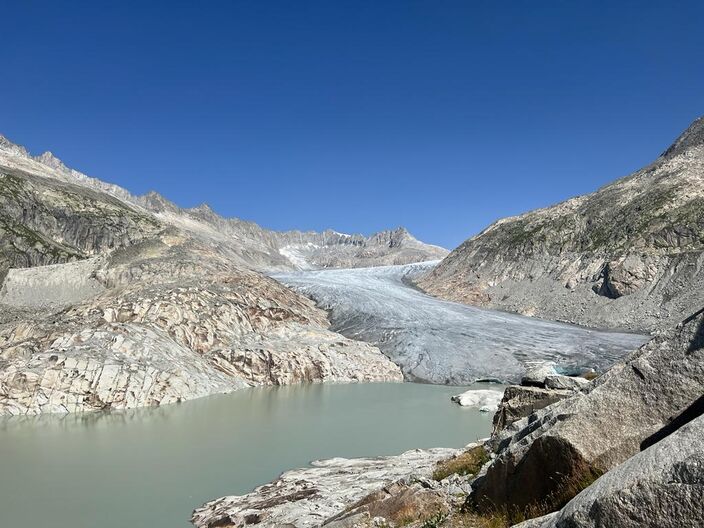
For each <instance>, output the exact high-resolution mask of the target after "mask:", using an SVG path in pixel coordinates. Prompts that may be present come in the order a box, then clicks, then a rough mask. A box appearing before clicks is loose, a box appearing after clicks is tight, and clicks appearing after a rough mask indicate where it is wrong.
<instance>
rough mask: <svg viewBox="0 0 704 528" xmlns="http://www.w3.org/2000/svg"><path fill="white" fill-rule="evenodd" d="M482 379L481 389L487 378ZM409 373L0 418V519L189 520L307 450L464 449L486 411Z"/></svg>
mask: <svg viewBox="0 0 704 528" xmlns="http://www.w3.org/2000/svg"><path fill="white" fill-rule="evenodd" d="M483 388H486V386H484V387H483ZM460 390H462V389H460V388H458V387H442V386H431V385H419V384H410V383H395V384H383V383H382V384H363V385H306V386H297V387H273V388H260V389H250V390H243V391H238V392H236V393H233V394H230V395H220V396H212V397H209V398H203V399H200V400H194V401H191V402H185V403H181V404H178V405H168V406H164V407H158V408H148V409H136V410H129V411H121V412H107V413H90V414H71V415H47V416H40V417H13V418H8V419H3V420H0V526H3V527H4V526H43V525H45V524H46V523H47V519H51V523H50V525H51V526H52V527H53V528H64V527H76V526H101V528H111V527H115V528H125V527H130V526H150V527H151V528H159V527H169V528H172V527H175V526H176V527H178V526H189V524H188V522H187V520H188V518H189V517H190V513H191V510H192V509H193V508H194V507H196V506H199V505H200V504H201V503H203V502H204V501H206V500H209V499H212V498H216V497H219V496H222V495H226V494H241V493H246V492H247V491H249V490H251V489H252V488H253V487H255V486H257V485H259V484H262V483H264V482H267V481H269V480H271V479H273V478H275V477H276V476H277V475H278V474H279V473H280V472H281V471H283V470H286V469H290V468H293V467H301V466H304V465H306V464H307V463H309V462H310V461H311V460H313V459H317V458H328V457H333V456H346V457H354V456H373V455H386V454H394V453H399V452H402V451H405V450H407V449H411V448H414V447H440V446H442V447H460V446H462V445H464V444H466V443H468V442H471V441H474V440H475V439H477V438H479V437H483V436H486V435H487V434H488V432H489V429H490V421H491V417H490V416H488V415H482V414H480V413H479V412H478V411H476V410H472V409H462V408H460V407H459V406H457V405H455V404H452V403H451V402H450V401H449V398H450V396H451V395H453V394H456V393H457V392H459V391H460Z"/></svg>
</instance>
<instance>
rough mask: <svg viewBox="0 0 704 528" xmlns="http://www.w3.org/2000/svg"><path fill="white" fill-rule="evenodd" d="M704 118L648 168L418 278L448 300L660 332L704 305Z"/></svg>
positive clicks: (467, 245) (502, 230) (527, 217)
mask: <svg viewBox="0 0 704 528" xmlns="http://www.w3.org/2000/svg"><path fill="white" fill-rule="evenodd" d="M703 137H704V118H700V119H698V120H697V121H695V122H694V123H693V124H692V125H691V126H690V127H689V128H688V129H687V130H686V131H685V132H684V133H683V134H682V136H681V137H680V138H679V139H678V140H677V141H675V143H674V144H673V146H672V147H670V148H669V149H668V150H667V151H665V152H664V153H663V155H662V156H660V157H659V158H658V159H657V160H655V162H653V163H652V164H651V165H649V166H648V167H645V168H644V169H642V170H640V171H638V172H636V173H634V174H632V175H630V176H627V177H625V178H622V179H620V180H617V181H615V182H614V183H612V184H610V185H607V186H605V187H603V188H601V189H599V190H598V191H596V192H594V193H592V194H589V195H585V196H579V197H577V198H573V199H571V200H567V201H566V202H563V203H560V204H557V205H555V206H552V207H547V208H544V209H538V210H535V211H531V212H528V213H525V214H522V215H520V216H515V217H511V218H504V219H502V220H499V221H498V222H496V223H494V224H492V225H491V226H489V227H488V228H487V229H485V230H484V231H482V232H481V233H480V234H478V235H477V236H475V237H473V238H471V239H469V240H467V241H466V242H464V243H463V244H462V245H460V246H459V247H458V248H457V249H455V250H454V251H453V252H452V253H451V254H450V255H449V256H448V257H447V258H445V259H444V260H443V262H442V263H441V264H440V265H439V266H438V267H436V268H435V269H434V270H433V271H432V272H431V273H430V274H428V275H427V276H426V277H424V278H423V279H421V280H420V281H419V283H418V284H419V285H420V286H421V287H422V288H423V289H425V290H426V291H428V292H430V293H432V294H433V295H437V296H440V297H443V298H446V299H451V300H455V301H461V302H466V303H470V304H477V305H481V306H486V307H491V308H497V309H501V310H507V311H513V312H518V313H522V314H525V315H532V316H537V317H542V318H546V319H557V320H565V321H569V322H575V323H579V324H583V325H587V326H593V327H600V328H628V329H631V330H635V331H646V332H649V331H652V330H656V329H663V328H666V327H669V326H672V325H674V324H676V322H677V320H678V318H679V317H681V314H683V313H691V312H692V311H694V310H695V309H697V307H699V306H701V305H704V291H703V290H702V289H701V288H692V287H691V285H692V284H700V283H702V282H704V235H703V233H704V140H703V139H702V138H703Z"/></svg>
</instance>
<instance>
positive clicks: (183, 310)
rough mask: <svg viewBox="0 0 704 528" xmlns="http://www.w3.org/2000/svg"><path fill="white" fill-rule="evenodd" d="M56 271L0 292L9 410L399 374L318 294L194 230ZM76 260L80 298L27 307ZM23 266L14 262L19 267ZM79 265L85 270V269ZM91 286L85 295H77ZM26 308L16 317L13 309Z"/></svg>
mask: <svg viewBox="0 0 704 528" xmlns="http://www.w3.org/2000/svg"><path fill="white" fill-rule="evenodd" d="M88 264H90V265H84V266H82V267H80V268H79V267H76V266H75V265H74V264H73V263H70V264H63V265H54V266H51V267H50V268H51V269H48V270H47V269H44V268H32V269H27V270H22V274H21V275H22V280H21V281H20V279H19V278H16V277H15V278H13V277H14V275H12V274H11V275H10V276H9V277H8V278H12V280H11V281H9V282H8V287H7V288H4V289H3V290H2V291H0V301H2V302H4V303H5V307H6V308H7V310H6V312H5V314H4V319H5V322H4V323H0V414H35V413H40V412H76V411H90V410H100V409H124V408H131V407H139V406H143V405H155V404H163V403H172V402H177V401H181V400H185V399H190V398H196V397H200V396H205V395H208V394H214V393H222V392H228V391H232V390H234V389H237V388H241V387H247V386H254V385H283V384H289V383H298V382H323V381H338V382H353V381H400V380H401V379H402V376H401V373H400V370H399V369H398V367H396V366H395V365H394V364H393V363H391V361H389V360H388V359H387V358H386V357H385V356H384V355H383V354H382V353H381V352H380V351H379V350H378V349H376V348H374V347H372V346H370V345H367V344H365V343H360V342H357V341H352V340H349V339H346V338H344V337H342V336H340V335H339V334H335V333H334V332H331V331H330V330H328V328H327V327H328V322H327V318H326V314H325V313H324V312H323V311H322V310H319V309H317V308H315V306H314V305H313V303H312V301H310V300H308V299H306V298H304V297H301V296H300V295H298V294H296V293H294V292H292V291H291V290H288V289H287V288H285V287H284V286H282V285H281V284H279V283H278V282H276V281H274V280H273V279H270V278H267V277H264V276H262V275H260V274H258V273H256V272H253V271H249V270H246V269H244V268H239V267H236V266H233V265H232V264H230V262H229V261H228V260H227V259H225V258H223V257H222V256H220V255H218V254H217V253H215V252H213V251H212V250H211V248H209V247H208V246H203V245H201V244H199V243H196V242H194V241H192V240H191V239H190V238H189V237H185V236H176V235H173V234H169V235H168V236H164V237H161V238H159V239H156V240H152V241H149V242H148V243H144V244H140V245H137V246H132V247H130V248H125V249H122V250H118V251H116V252H114V253H112V254H111V255H110V256H109V258H104V259H103V258H101V259H94V260H93V261H91V262H88ZM64 267H68V268H69V269H70V271H71V273H72V277H73V278H74V280H75V282H76V283H77V284H92V283H95V284H96V285H97V286H95V288H90V289H87V290H81V289H80V288H68V289H67V292H68V293H69V294H70V295H69V297H70V298H69V299H68V300H69V301H70V302H69V303H68V304H66V303H63V304H62V303H60V302H59V303H55V304H49V305H46V306H45V307H44V308H43V309H42V308H36V306H35V309H33V310H32V311H31V312H28V311H26V308H27V304H26V303H27V301H28V300H29V301H32V300H36V299H34V297H33V296H32V295H28V296H26V297H22V296H19V295H18V292H17V287H16V286H17V285H16V283H17V282H21V284H24V285H25V286H27V289H28V291H35V290H36V291H40V290H41V289H42V288H41V286H42V283H45V284H46V285H48V286H49V288H48V289H49V290H50V291H52V292H53V296H52V300H54V301H57V300H58V301H61V300H64V301H65V300H66V299H62V297H61V293H62V291H63V290H62V289H61V288H58V287H57V288H55V289H54V290H52V288H51V287H52V286H56V285H57V284H58V282H59V281H57V277H61V276H63V275H64V273H65V271H64V270H63V268H64ZM13 271H14V270H13ZM78 271H80V272H82V273H84V274H85V276H83V277H79V276H78ZM81 293H83V297H84V298H83V299H81V300H77V297H80V294H81ZM13 310H16V313H17V317H14V318H13V317H12V311H13Z"/></svg>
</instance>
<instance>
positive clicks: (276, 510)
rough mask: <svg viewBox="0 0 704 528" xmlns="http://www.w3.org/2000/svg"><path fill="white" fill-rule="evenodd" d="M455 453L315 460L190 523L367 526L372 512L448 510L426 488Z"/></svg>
mask: <svg viewBox="0 0 704 528" xmlns="http://www.w3.org/2000/svg"><path fill="white" fill-rule="evenodd" d="M457 452H458V451H457V450H455V449H431V450H415V451H408V452H406V453H403V454H402V455H398V456H392V457H380V458H359V459H345V458H333V459H330V460H322V461H316V462H313V464H312V467H311V468H306V469H298V470H293V471H287V472H286V473H284V474H283V475H281V476H280V477H279V478H278V479H277V480H275V481H273V482H271V483H269V484H266V485H264V486H260V487H259V488H257V489H255V490H254V491H253V492H252V493H249V494H247V495H242V496H230V497H222V498H220V499H217V500H214V501H212V502H208V503H206V504H205V505H203V506H202V507H201V508H198V509H197V510H195V512H193V518H192V519H191V522H192V523H193V524H194V525H195V526H197V527H198V528H211V527H215V526H218V527H225V528H226V527H233V528H234V527H241V526H247V525H253V524H256V525H257V526H259V527H261V528H268V527H271V528H275V527H282V526H286V527H290V528H312V527H317V526H321V525H325V526H331V527H337V528H342V527H343V526H344V527H351V526H354V525H355V523H358V524H357V526H359V525H360V524H359V523H364V525H366V523H368V522H370V521H371V519H372V517H373V516H374V515H375V513H376V514H381V513H382V512H385V513H387V514H388V512H399V510H400V509H401V507H402V506H404V505H405V506H406V507H407V509H406V511H407V512H409V511H410V512H414V513H415V512H420V510H421V509H428V510H433V511H434V509H435V508H436V507H445V508H447V507H448V506H447V505H446V503H445V500H446V499H445V498H444V495H442V494H441V493H439V492H437V491H433V490H432V489H430V488H431V484H430V482H429V480H430V475H431V474H432V472H433V470H434V468H435V465H436V464H437V462H439V461H441V460H443V459H446V458H449V457H451V456H452V455H454V454H456V453H457ZM418 481H425V482H426V484H425V486H423V485H419V484H418ZM422 490H424V491H422Z"/></svg>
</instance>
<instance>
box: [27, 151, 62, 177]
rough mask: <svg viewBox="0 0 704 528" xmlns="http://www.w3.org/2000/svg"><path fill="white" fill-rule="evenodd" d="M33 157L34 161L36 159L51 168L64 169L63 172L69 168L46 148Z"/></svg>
mask: <svg viewBox="0 0 704 528" xmlns="http://www.w3.org/2000/svg"><path fill="white" fill-rule="evenodd" d="M34 159H35V160H36V161H38V162H39V163H42V164H44V165H47V166H48V167H51V168H52V169H56V170H60V171H65V172H68V171H70V169H69V168H68V167H67V166H66V165H64V162H63V161H61V160H60V159H59V158H57V157H56V156H54V154H53V153H52V152H50V151H48V150H47V151H46V152H44V153H43V154H41V155H39V156H35V157H34Z"/></svg>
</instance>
